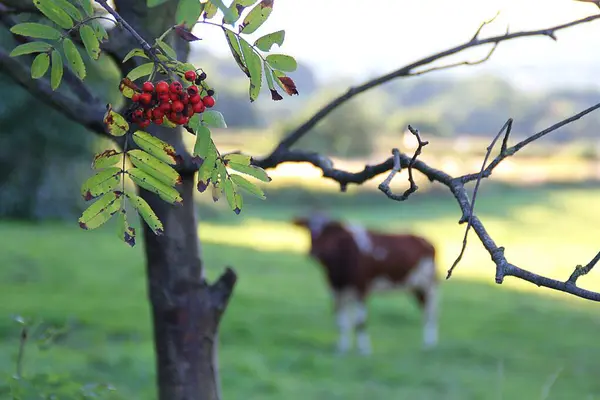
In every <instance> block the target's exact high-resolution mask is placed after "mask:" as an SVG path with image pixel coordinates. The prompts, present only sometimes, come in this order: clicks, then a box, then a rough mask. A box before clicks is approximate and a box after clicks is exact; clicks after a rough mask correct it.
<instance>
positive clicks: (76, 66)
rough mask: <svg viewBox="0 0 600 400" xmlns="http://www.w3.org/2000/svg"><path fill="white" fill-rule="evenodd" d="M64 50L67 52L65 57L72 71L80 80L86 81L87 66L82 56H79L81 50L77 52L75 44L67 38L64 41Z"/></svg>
mask: <svg viewBox="0 0 600 400" xmlns="http://www.w3.org/2000/svg"><path fill="white" fill-rule="evenodd" d="M63 49H64V50H65V57H66V58H67V63H68V64H69V67H70V68H71V70H72V71H73V72H74V73H75V75H77V77H78V78H79V79H81V80H83V79H85V75H86V71H85V64H84V63H83V59H82V58H81V54H79V50H77V47H76V46H75V43H73V41H72V40H71V39H69V38H65V39H64V40H63Z"/></svg>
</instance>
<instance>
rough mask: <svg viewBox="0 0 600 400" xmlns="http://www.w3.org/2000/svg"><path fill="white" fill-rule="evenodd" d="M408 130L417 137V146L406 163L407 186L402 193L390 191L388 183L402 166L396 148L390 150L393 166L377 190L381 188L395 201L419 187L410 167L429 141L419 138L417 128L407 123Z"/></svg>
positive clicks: (403, 199)
mask: <svg viewBox="0 0 600 400" xmlns="http://www.w3.org/2000/svg"><path fill="white" fill-rule="evenodd" d="M408 130H409V131H410V132H411V133H412V134H413V135H415V137H416V138H417V141H418V146H417V149H416V150H415V154H414V155H413V157H412V159H411V160H410V162H409V163H408V182H409V183H410V186H409V188H408V189H406V190H405V191H404V193H403V194H402V195H397V194H394V193H393V192H392V189H391V188H390V183H391V182H392V179H393V178H394V176H395V175H396V174H397V173H398V172H400V169H401V168H402V166H401V164H400V151H399V150H398V149H393V150H392V154H393V156H394V157H393V158H394V167H393V168H392V171H391V172H390V174H389V176H388V177H387V178H386V179H385V180H384V181H383V182H382V183H381V184H380V185H379V190H381V191H382V192H383V193H385V195H386V196H387V197H389V198H390V199H392V200H396V201H405V200H406V199H408V196H410V195H411V194H412V193H414V192H416V191H417V189H419V187H418V186H417V184H416V183H415V180H414V178H413V174H412V168H413V166H414V165H415V161H416V160H417V157H418V156H419V155H421V150H423V147H425V146H427V145H428V144H429V142H427V141H423V140H421V136H420V135H419V131H418V130H416V129H415V128H413V127H412V126H410V125H408Z"/></svg>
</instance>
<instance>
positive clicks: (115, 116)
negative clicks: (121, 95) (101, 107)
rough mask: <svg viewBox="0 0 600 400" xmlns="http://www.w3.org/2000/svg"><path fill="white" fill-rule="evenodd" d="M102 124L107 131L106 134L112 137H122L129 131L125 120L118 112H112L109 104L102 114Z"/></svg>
mask: <svg viewBox="0 0 600 400" xmlns="http://www.w3.org/2000/svg"><path fill="white" fill-rule="evenodd" d="M104 124H105V125H106V128H107V129H108V133H110V134H111V135H113V136H123V135H124V134H126V133H127V131H128V130H129V124H128V123H127V121H125V118H124V117H123V116H122V115H121V114H119V113H118V112H115V111H113V109H112V106H111V105H110V104H109V105H108V109H107V110H106V113H105V114H104ZM134 140H135V138H134Z"/></svg>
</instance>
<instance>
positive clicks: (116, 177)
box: [81, 167, 122, 201]
mask: <svg viewBox="0 0 600 400" xmlns="http://www.w3.org/2000/svg"><path fill="white" fill-rule="evenodd" d="M121 171H122V170H121V168H119V167H110V168H106V169H104V170H102V171H100V172H98V173H96V174H95V175H93V176H91V177H89V178H88V179H87V180H86V181H85V182H83V185H81V195H82V196H83V198H84V199H85V200H86V201H88V200H91V199H93V198H95V197H98V196H102V195H103V194H105V193H108V192H110V191H112V190H114V189H115V188H117V187H118V185H119V183H120V182H121Z"/></svg>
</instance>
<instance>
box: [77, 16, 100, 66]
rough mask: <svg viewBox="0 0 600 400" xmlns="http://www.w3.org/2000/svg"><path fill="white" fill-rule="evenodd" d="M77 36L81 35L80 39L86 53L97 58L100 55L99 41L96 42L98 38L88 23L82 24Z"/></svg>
mask: <svg viewBox="0 0 600 400" xmlns="http://www.w3.org/2000/svg"><path fill="white" fill-rule="evenodd" d="M79 36H81V41H82V42H83V46H84V47H85V50H86V51H87V53H88V55H89V56H90V57H91V58H92V59H94V60H97V59H98V57H100V42H98V38H97V37H96V33H94V30H93V29H92V27H91V26H89V25H82V26H81V28H79Z"/></svg>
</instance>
